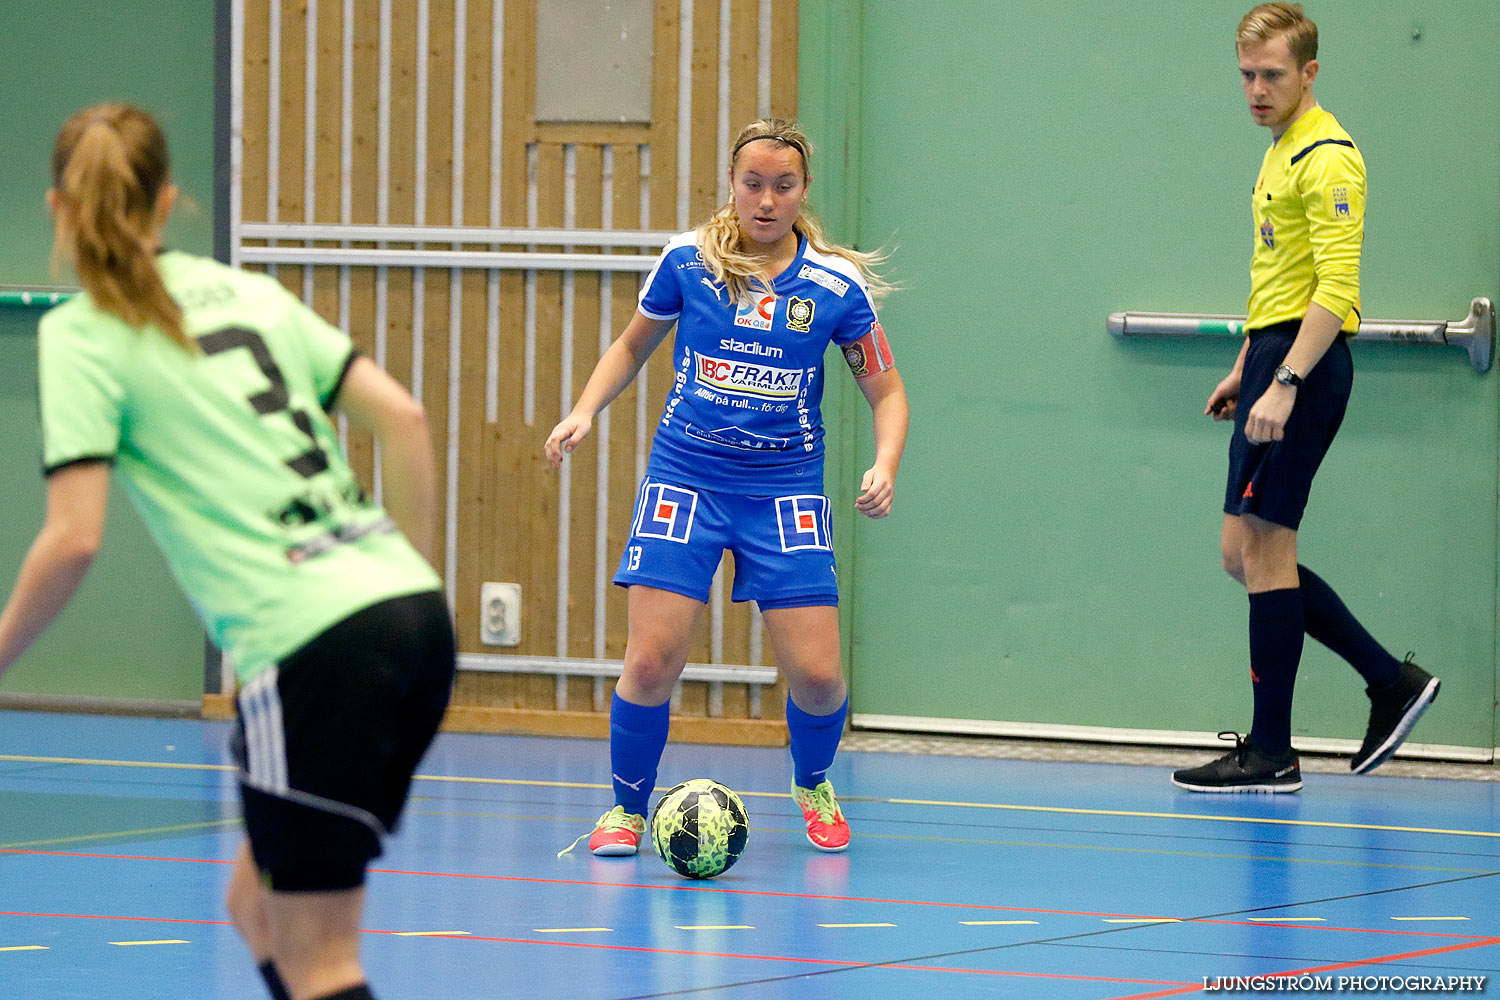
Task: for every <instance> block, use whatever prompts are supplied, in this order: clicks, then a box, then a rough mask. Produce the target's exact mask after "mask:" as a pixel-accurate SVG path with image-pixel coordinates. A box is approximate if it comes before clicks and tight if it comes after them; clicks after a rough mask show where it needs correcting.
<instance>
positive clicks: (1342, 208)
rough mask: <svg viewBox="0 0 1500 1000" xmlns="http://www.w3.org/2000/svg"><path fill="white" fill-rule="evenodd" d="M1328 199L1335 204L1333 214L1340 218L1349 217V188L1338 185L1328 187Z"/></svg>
mask: <svg viewBox="0 0 1500 1000" xmlns="http://www.w3.org/2000/svg"><path fill="white" fill-rule="evenodd" d="M1328 200H1329V202H1330V203H1332V205H1333V214H1334V215H1335V216H1336V217H1337V218H1340V219H1347V218H1349V189H1348V188H1346V187H1344V186H1343V185H1337V186H1335V187H1332V188H1329V189H1328Z"/></svg>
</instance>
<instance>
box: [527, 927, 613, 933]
mask: <svg viewBox="0 0 1500 1000" xmlns="http://www.w3.org/2000/svg"><path fill="white" fill-rule="evenodd" d="M613 932H614V928H613V927H533V928H532V929H531V933H533V934H608V933H613Z"/></svg>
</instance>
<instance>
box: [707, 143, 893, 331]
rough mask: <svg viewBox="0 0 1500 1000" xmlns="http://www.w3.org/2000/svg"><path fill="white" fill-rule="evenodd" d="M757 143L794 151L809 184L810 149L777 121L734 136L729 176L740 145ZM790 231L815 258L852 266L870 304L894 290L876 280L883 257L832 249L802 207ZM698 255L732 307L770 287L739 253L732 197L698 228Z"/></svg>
mask: <svg viewBox="0 0 1500 1000" xmlns="http://www.w3.org/2000/svg"><path fill="white" fill-rule="evenodd" d="M757 139H775V140H776V141H778V142H780V143H782V144H783V145H785V146H788V147H790V148H792V149H795V150H796V151H797V152H798V154H800V155H801V157H802V178H803V181H804V182H809V181H811V180H812V173H811V171H810V170H809V169H808V161H809V160H810V159H811V157H812V143H810V142H808V140H807V136H806V135H805V134H803V132H802V130H801V129H800V128H798V127H797V126H796V124H794V123H793V122H789V121H787V120H785V119H783V118H763V119H761V120H759V121H754V122H751V123H750V124H749V125H747V126H745V127H744V128H743V129H741V130H740V134H739V135H738V136H736V137H735V140H734V145H733V146H732V147H731V153H730V161H729V172H730V174H731V175H733V173H734V165H735V163H736V162H738V160H739V155H740V149H741V148H743V147H744V145H745V144H746V143H749V142H754V141H756V140H757ZM792 228H793V229H794V230H796V231H797V232H798V233H801V234H802V235H803V236H805V237H806V238H807V245H808V246H810V247H812V248H813V249H814V250H816V251H818V252H819V253H825V254H831V255H833V256H835V257H842V258H844V259H845V260H847V261H848V262H849V263H851V264H853V265H854V267H855V269H856V270H858V271H859V273H860V276H861V277H862V278H863V279H864V281H865V285H866V286H867V287H868V288H869V290H870V296H871V298H873V299H875V300H876V301H879V300H880V299H881V298H883V297H885V296H886V295H888V294H889V293H890V292H892V291H894V290H895V287H896V286H894V285H892V284H891V283H890V282H888V281H886V280H885V279H884V278H883V277H881V275H880V273H879V270H878V268H879V267H880V265H881V264H883V263H885V261H886V255H885V254H884V253H861V252H860V251H858V250H851V249H849V248H848V247H842V246H839V245H838V244H836V243H834V242H833V241H832V240H831V239H829V238H828V232H827V230H825V229H824V228H823V223H822V221H821V220H820V219H819V218H818V217H817V216H816V215H814V214H813V212H812V210H811V209H810V208H808V207H807V206H806V205H804V206H803V207H802V210H801V211H800V212H799V213H798V215H797V221H796V222H795V223H793V225H792ZM698 249H699V250H700V251H701V252H702V254H703V263H704V264H705V265H706V266H707V267H708V270H709V273H710V274H712V275H713V276H714V280H716V281H718V282H720V283H721V284H723V285H724V286H725V287H726V288H728V289H729V297H730V299H731V300H732V301H735V302H740V301H744V300H748V299H749V298H750V297H751V292H752V289H753V287H754V286H755V285H756V284H759V285H760V286H761V287H763V288H766V289H769V288H770V287H771V282H772V280H773V279H772V276H771V275H770V274H768V273H767V272H766V266H765V262H764V261H763V260H761V259H760V258H759V257H755V256H753V255H751V254H748V253H746V252H745V250H744V232H743V231H742V230H741V229H740V219H739V215H738V213H736V212H735V208H734V198H733V196H731V197H730V199H729V203H728V204H726V205H724V206H722V207H721V208H720V209H719V210H718V211H716V212H715V213H714V214H713V215H712V216H711V217H710V218H709V220H708V221H707V222H705V223H703V224H702V225H701V226H699V227H698Z"/></svg>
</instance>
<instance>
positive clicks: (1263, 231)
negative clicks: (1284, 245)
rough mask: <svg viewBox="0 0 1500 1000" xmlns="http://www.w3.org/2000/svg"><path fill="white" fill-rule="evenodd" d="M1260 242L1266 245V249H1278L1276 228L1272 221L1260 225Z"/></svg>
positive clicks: (1268, 220)
mask: <svg viewBox="0 0 1500 1000" xmlns="http://www.w3.org/2000/svg"><path fill="white" fill-rule="evenodd" d="M1260 241H1261V242H1262V243H1264V244H1265V245H1266V249H1268V250H1275V249H1276V227H1275V226H1273V225H1271V220H1270V219H1267V220H1266V221H1265V222H1262V223H1261V224H1260Z"/></svg>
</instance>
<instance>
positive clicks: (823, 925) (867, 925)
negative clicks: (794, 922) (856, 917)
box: [818, 924, 896, 928]
mask: <svg viewBox="0 0 1500 1000" xmlns="http://www.w3.org/2000/svg"><path fill="white" fill-rule="evenodd" d="M818 926H819V927H833V928H847V927H895V926H896V925H895V924H819V925H818Z"/></svg>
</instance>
